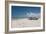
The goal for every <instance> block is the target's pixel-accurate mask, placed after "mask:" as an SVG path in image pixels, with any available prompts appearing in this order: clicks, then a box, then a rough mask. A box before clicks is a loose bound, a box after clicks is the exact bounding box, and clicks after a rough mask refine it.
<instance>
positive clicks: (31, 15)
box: [26, 12, 40, 18]
mask: <svg viewBox="0 0 46 34" xmlns="http://www.w3.org/2000/svg"><path fill="white" fill-rule="evenodd" d="M26 16H27V17H37V18H38V17H40V13H32V12H31V13H27V14H26Z"/></svg>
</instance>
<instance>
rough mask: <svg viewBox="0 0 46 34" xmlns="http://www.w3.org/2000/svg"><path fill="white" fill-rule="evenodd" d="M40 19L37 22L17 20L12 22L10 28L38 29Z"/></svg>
mask: <svg viewBox="0 0 46 34" xmlns="http://www.w3.org/2000/svg"><path fill="white" fill-rule="evenodd" d="M40 24H41V19H40V18H39V19H38V20H28V19H27V18H25V19H19V20H12V23H11V27H12V28H23V27H40Z"/></svg>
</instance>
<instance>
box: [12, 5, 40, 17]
mask: <svg viewBox="0 0 46 34" xmlns="http://www.w3.org/2000/svg"><path fill="white" fill-rule="evenodd" d="M11 9H12V17H28V15H31V14H35V15H36V14H39V13H40V7H25V6H12V8H11Z"/></svg>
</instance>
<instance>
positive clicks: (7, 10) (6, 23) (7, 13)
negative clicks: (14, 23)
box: [5, 1, 45, 33]
mask: <svg viewBox="0 0 46 34" xmlns="http://www.w3.org/2000/svg"><path fill="white" fill-rule="evenodd" d="M10 3H19V4H37V5H42V6H43V29H38V30H23V31H9V4H10ZM38 31H40V32H41V31H45V3H37V2H23V1H5V32H6V33H22V32H38Z"/></svg>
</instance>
